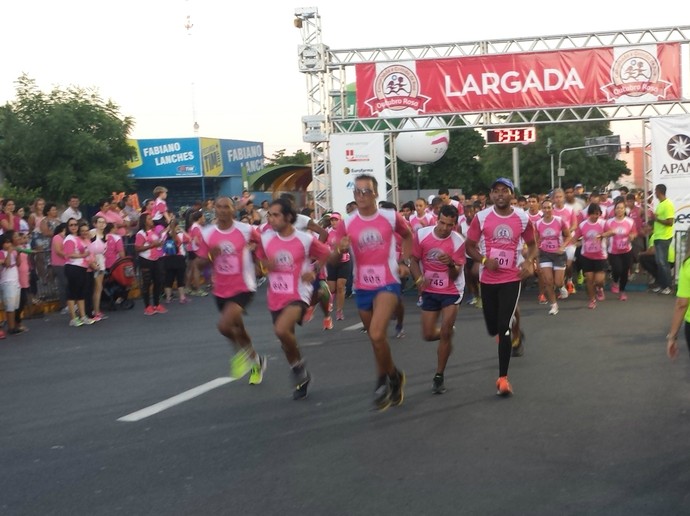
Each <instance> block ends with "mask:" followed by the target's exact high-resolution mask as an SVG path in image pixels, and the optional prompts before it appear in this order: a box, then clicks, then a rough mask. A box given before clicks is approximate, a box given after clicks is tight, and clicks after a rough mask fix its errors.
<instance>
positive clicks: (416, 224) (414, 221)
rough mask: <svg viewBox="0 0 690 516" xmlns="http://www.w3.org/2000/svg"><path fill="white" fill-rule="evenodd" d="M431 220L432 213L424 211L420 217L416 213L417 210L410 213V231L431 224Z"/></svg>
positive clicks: (432, 217) (432, 218) (415, 230)
mask: <svg viewBox="0 0 690 516" xmlns="http://www.w3.org/2000/svg"><path fill="white" fill-rule="evenodd" d="M433 220H434V215H433V213H430V212H426V213H425V214H424V215H422V216H421V217H420V216H418V215H417V212H416V211H415V212H414V213H412V215H410V226H411V227H412V231H413V232H415V233H416V232H417V231H419V229H420V228H425V227H428V226H433V225H434V222H433Z"/></svg>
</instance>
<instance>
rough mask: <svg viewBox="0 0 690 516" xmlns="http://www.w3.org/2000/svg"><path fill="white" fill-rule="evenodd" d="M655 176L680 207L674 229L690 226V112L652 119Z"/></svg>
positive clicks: (670, 197) (678, 207)
mask: <svg viewBox="0 0 690 516" xmlns="http://www.w3.org/2000/svg"><path fill="white" fill-rule="evenodd" d="M649 123H650V128H651V133H652V178H653V181H654V185H655V186H656V185H658V184H664V185H666V197H668V198H669V199H670V200H671V202H673V205H674V206H675V208H676V221H675V226H674V228H675V229H676V230H677V231H678V230H688V229H690V115H678V116H665V117H657V118H650V120H649Z"/></svg>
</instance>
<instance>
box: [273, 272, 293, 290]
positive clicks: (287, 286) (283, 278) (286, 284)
mask: <svg viewBox="0 0 690 516" xmlns="http://www.w3.org/2000/svg"><path fill="white" fill-rule="evenodd" d="M268 282H269V284H270V285H271V290H272V291H273V292H275V293H276V294H291V293H292V292H294V290H295V279H294V277H293V275H292V273H290V272H272V273H271V274H269V277H268Z"/></svg>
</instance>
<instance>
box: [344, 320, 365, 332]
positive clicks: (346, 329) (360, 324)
mask: <svg viewBox="0 0 690 516" xmlns="http://www.w3.org/2000/svg"><path fill="white" fill-rule="evenodd" d="M361 328H364V325H363V324H362V323H361V322H358V323H357V324H353V325H352V326H348V327H347V328H343V331H353V330H359V329H361Z"/></svg>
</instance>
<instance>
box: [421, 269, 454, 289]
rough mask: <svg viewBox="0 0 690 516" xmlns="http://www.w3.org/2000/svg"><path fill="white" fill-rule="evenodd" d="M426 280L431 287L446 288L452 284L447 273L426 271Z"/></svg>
mask: <svg viewBox="0 0 690 516" xmlns="http://www.w3.org/2000/svg"><path fill="white" fill-rule="evenodd" d="M424 279H425V280H426V281H427V283H428V284H429V286H430V287H433V288H438V289H442V288H446V287H447V286H448V285H449V284H450V278H449V277H448V273H447V272H436V271H428V272H427V271H424Z"/></svg>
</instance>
